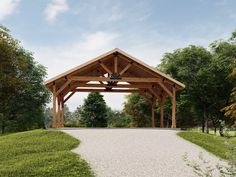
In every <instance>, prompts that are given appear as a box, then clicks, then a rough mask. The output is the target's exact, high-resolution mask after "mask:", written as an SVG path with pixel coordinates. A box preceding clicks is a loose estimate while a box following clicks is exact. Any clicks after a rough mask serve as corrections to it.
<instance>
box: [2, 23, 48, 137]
mask: <svg viewBox="0 0 236 177" xmlns="http://www.w3.org/2000/svg"><path fill="white" fill-rule="evenodd" d="M45 76H46V70H45V67H43V66H42V65H40V64H38V63H36V62H35V61H34V58H33V56H32V53H30V52H28V51H26V50H25V49H24V48H23V47H21V46H20V43H19V41H17V40H15V39H13V38H12V37H11V36H10V34H9V30H8V29H6V28H5V27H3V26H0V83H1V84H0V99H1V102H0V114H1V118H0V121H1V122H0V126H1V131H2V133H4V131H5V130H7V131H22V130H28V129H33V128H38V127H44V108H45V105H46V103H47V102H48V100H49V92H48V91H47V90H46V88H45V87H44V85H43V81H44V78H45Z"/></svg>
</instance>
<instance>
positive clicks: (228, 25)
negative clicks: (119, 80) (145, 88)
mask: <svg viewBox="0 0 236 177" xmlns="http://www.w3.org/2000/svg"><path fill="white" fill-rule="evenodd" d="M235 9H236V1H235V0H145V1H144V0H143V1H138V0H136V1H134V0H123V1H118V0H117V1H112V0H96V1H95V0H84V1H78V0H33V1H32V0H0V24H3V25H5V26H6V27H8V28H9V29H10V30H11V33H12V35H13V36H14V37H15V38H17V39H19V40H20V41H22V45H23V46H24V47H25V48H26V49H29V50H30V51H32V52H33V53H34V56H35V59H36V60H37V61H38V62H39V63H41V64H43V65H45V66H46V67H47V69H48V78H50V77H53V76H55V75H57V74H60V73H61V72H63V71H66V70H68V69H70V68H72V67H75V66H77V65H79V64H82V63H83V62H85V61H87V60H88V59H91V58H93V57H96V56H97V55H100V54H102V53H104V52H107V51H108V50H111V49H113V48H115V47H118V48H120V49H122V50H124V51H126V52H128V53H130V54H131V55H133V56H135V57H137V58H139V59H141V60H143V61H144V62H146V63H147V64H149V65H152V66H156V65H157V64H158V63H160V60H161V58H162V56H163V54H164V53H165V52H171V51H173V50H174V49H177V48H181V47H186V46H188V45H190V44H195V45H201V46H204V47H208V45H209V44H210V43H211V42H213V41H214V40H216V39H221V38H228V37H229V36H230V34H231V32H232V31H233V30H234V29H235V28H236V10H235ZM86 95H87V94H85V93H78V94H77V95H75V96H74V97H73V98H72V99H71V100H70V101H68V105H69V107H70V108H71V110H73V109H75V107H76V106H78V105H79V104H82V102H83V99H84V97H85V96H86ZM105 99H106V101H107V103H108V105H109V106H111V107H112V108H113V109H122V103H123V101H124V94H105Z"/></svg>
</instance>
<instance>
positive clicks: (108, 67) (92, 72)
mask: <svg viewBox="0 0 236 177" xmlns="http://www.w3.org/2000/svg"><path fill="white" fill-rule="evenodd" d="M45 86H46V87H47V88H48V89H49V90H50V91H51V92H52V94H53V120H52V127H53V128H60V127H64V104H65V103H66V101H68V99H70V98H71V96H73V95H74V94H75V93H76V92H121V93H139V94H142V95H144V96H145V97H146V98H147V99H148V98H149V100H150V98H151V106H152V127H153V128H154V127H155V107H156V102H157V101H160V103H161V104H160V105H161V110H160V115H161V116H160V127H161V128H163V127H164V104H165V98H166V97H167V96H169V97H170V98H171V102H172V126H171V127H172V128H176V117H175V114H176V96H175V95H176V91H179V90H182V89H183V88H184V87H185V85H184V84H182V83H180V82H178V81H177V80H175V79H173V78H171V77H169V76H168V75H166V74H164V73H162V72H160V71H159V70H157V69H155V68H153V67H150V66H149V65H147V64H145V63H143V62H142V61H140V60H138V59H137V58H135V57H133V56H131V55H129V54H127V53H125V52H124V51H122V50H120V49H118V48H115V49H113V50H111V51H109V52H107V53H105V54H103V55H101V56H99V57H96V58H94V59H92V60H90V61H88V62H86V63H84V64H82V65H80V66H78V67H75V68H73V69H71V70H68V71H66V72H64V73H62V74H60V75H58V76H56V77H54V78H52V79H49V80H47V81H46V82H45ZM148 95H149V96H148Z"/></svg>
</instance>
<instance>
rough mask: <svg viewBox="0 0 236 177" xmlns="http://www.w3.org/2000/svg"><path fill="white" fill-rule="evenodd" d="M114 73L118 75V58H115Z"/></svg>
mask: <svg viewBox="0 0 236 177" xmlns="http://www.w3.org/2000/svg"><path fill="white" fill-rule="evenodd" d="M114 73H118V58H117V56H115V58H114Z"/></svg>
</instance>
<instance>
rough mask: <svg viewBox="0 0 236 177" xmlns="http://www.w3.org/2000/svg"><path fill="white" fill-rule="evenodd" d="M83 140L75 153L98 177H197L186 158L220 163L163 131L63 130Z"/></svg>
mask: <svg viewBox="0 0 236 177" xmlns="http://www.w3.org/2000/svg"><path fill="white" fill-rule="evenodd" d="M62 131H64V132H66V133H68V134H70V135H72V136H74V137H76V138H78V139H80V140H81V144H80V146H79V147H78V148H76V149H74V150H73V151H74V152H76V153H78V154H81V156H82V157H83V158H84V159H85V160H87V162H89V163H90V165H91V167H92V169H93V170H94V171H95V173H96V174H97V176H98V177H195V176H196V174H195V173H194V172H193V169H192V168H191V167H188V166H187V165H186V162H185V161H184V160H183V155H184V154H185V153H187V154H188V158H189V159H190V161H191V162H192V161H195V162H196V161H198V160H199V153H201V152H202V154H203V157H204V159H206V160H208V161H209V163H207V164H208V165H209V164H211V165H212V164H216V163H217V162H219V159H218V158H216V157H215V156H213V155H211V154H209V153H208V152H206V151H205V150H203V149H202V148H200V147H198V146H197V145H194V144H192V143H189V142H188V141H185V140H183V139H182V138H180V137H178V136H176V132H177V131H175V130H163V129H64V130H62ZM214 176H217V175H216V174H215V175H214Z"/></svg>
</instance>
